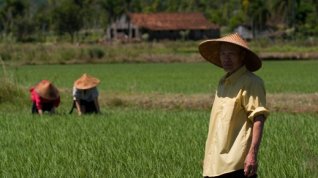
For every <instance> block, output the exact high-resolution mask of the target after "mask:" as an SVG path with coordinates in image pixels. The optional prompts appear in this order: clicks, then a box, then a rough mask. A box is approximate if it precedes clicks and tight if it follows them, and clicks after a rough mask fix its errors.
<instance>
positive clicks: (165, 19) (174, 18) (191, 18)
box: [129, 12, 219, 30]
mask: <svg viewBox="0 0 318 178" xmlns="http://www.w3.org/2000/svg"><path fill="white" fill-rule="evenodd" d="M129 17H130V19H131V22H132V24H133V25H136V26H138V27H139V28H147V29H150V30H208V29H218V28H219V27H218V26H217V25H215V24H213V23H211V22H209V21H208V20H207V19H206V18H205V17H204V16H203V14H202V13H184V12H183V13H152V14H144V13H131V14H129Z"/></svg>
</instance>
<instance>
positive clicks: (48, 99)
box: [30, 80, 60, 115]
mask: <svg viewBox="0 0 318 178" xmlns="http://www.w3.org/2000/svg"><path fill="white" fill-rule="evenodd" d="M30 94H31V100H32V103H33V104H32V113H33V114H40V115H42V114H43V112H45V111H47V112H49V113H51V114H53V113H55V109H56V108H57V107H58V106H59V104H60V95H59V91H58V89H57V88H56V87H55V86H54V85H53V84H52V83H51V82H50V81H48V80H42V81H41V82H39V83H38V84H37V85H36V86H35V87H32V88H31V89H30Z"/></svg>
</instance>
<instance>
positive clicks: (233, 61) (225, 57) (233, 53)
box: [220, 43, 245, 73]
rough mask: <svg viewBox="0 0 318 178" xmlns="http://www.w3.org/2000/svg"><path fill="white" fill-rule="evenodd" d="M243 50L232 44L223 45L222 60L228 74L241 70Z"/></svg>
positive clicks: (221, 50)
mask: <svg viewBox="0 0 318 178" xmlns="http://www.w3.org/2000/svg"><path fill="white" fill-rule="evenodd" d="M244 55H245V54H244V52H243V50H242V49H241V48H240V47H238V46H236V45H232V44H227V43H223V44H221V49H220V59H221V64H222V67H223V69H224V70H225V71H226V72H229V73H232V72H234V71H236V70H237V69H238V68H240V67H241V66H242V65H243V64H244V63H243V58H244Z"/></svg>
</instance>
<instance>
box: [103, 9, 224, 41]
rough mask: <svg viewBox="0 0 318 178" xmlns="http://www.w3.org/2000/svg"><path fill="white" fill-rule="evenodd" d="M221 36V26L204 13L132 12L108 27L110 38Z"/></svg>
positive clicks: (154, 38) (191, 38) (156, 38)
mask: <svg viewBox="0 0 318 178" xmlns="http://www.w3.org/2000/svg"><path fill="white" fill-rule="evenodd" d="M219 36H220V28H219V26H218V25H216V24H213V23H211V22H209V21H208V20H207V19H206V18H205V17H204V16H203V14H202V13H188V12H183V13H151V14H145V13H130V14H128V15H123V16H121V18H119V19H118V20H117V21H116V22H114V23H112V24H111V25H110V26H109V27H108V28H107V37H108V39H114V38H115V39H118V38H120V39H124V40H125V39H138V40H140V39H141V40H162V39H170V40H176V39H190V40H201V39H206V38H218V37H219Z"/></svg>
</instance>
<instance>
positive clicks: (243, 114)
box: [203, 66, 269, 177]
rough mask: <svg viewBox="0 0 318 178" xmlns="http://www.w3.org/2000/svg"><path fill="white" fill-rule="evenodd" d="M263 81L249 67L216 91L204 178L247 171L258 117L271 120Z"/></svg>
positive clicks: (227, 79) (207, 143)
mask: <svg viewBox="0 0 318 178" xmlns="http://www.w3.org/2000/svg"><path fill="white" fill-rule="evenodd" d="M268 114H269V111H268V110H267V109H266V93H265V88H264V84H263V81H262V80H261V79H260V78H259V77H257V76H256V75H255V74H253V73H252V72H250V71H248V70H247V69H246V67H245V66H244V67H241V68H240V69H238V70H237V71H236V72H234V73H233V74H232V75H230V76H228V77H226V76H224V77H223V78H222V79H221V80H220V82H219V86H218V88H217V91H216V95H215V99H214V104H213V107H212V111H211V116H210V124H209V133H208V137H207V141H206V147H205V157H204V166H203V176H209V177H213V176H218V175H222V174H225V173H229V172H232V171H236V170H240V169H244V161H245V158H246V155H247V153H248V150H249V147H250V145H251V140H252V126H253V119H254V117H255V116H258V115H264V116H265V117H267V116H268Z"/></svg>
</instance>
